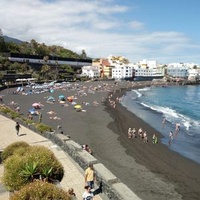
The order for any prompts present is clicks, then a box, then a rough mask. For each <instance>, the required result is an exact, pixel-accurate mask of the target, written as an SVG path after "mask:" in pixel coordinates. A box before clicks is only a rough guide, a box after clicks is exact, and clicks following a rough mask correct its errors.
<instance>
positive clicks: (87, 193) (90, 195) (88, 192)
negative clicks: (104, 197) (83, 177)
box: [83, 185, 94, 200]
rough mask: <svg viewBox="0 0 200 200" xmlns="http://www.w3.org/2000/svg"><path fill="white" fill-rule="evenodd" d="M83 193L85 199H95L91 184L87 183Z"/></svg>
mask: <svg viewBox="0 0 200 200" xmlns="http://www.w3.org/2000/svg"><path fill="white" fill-rule="evenodd" d="M84 188H85V192H84V193H83V200H93V197H94V194H93V193H92V192H91V188H90V186H88V185H86V186H85V187H84Z"/></svg>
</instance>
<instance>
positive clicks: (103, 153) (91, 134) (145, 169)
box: [1, 82, 200, 200]
mask: <svg viewBox="0 0 200 200" xmlns="http://www.w3.org/2000/svg"><path fill="white" fill-rule="evenodd" d="M99 84H100V85H104V83H102V82H91V83H80V86H78V87H79V90H80V89H82V88H83V87H87V88H89V87H90V86H91V85H92V87H93V88H94V87H95V85H96V86H98V85H99ZM106 84H107V86H104V87H103V88H104V89H97V90H94V92H93V93H87V96H80V95H78V93H77V91H79V90H74V89H70V90H58V91H55V92H54V93H53V94H48V93H42V94H34V95H27V96H25V95H13V94H12V91H13V89H9V94H8V95H7V91H2V92H1V94H5V96H4V103H5V104H6V105H8V104H9V102H11V101H15V102H16V103H18V105H19V106H20V109H21V111H20V112H21V113H22V114H23V115H27V112H28V109H30V108H31V105H32V104H33V103H34V102H41V103H42V104H43V105H44V108H43V110H42V116H43V117H42V122H43V123H45V124H49V125H51V126H52V127H53V128H55V129H56V127H57V125H61V126H62V127H63V130H64V134H66V135H70V136H71V138H72V139H73V140H74V141H76V142H78V143H79V144H88V145H89V146H90V147H91V148H92V150H93V152H94V156H95V157H96V158H97V159H98V160H99V161H100V162H102V163H103V164H104V165H105V166H106V167H107V168H108V169H109V170H110V171H112V172H113V174H115V175H116V176H117V177H118V178H119V179H120V180H121V181H122V182H123V183H125V184H126V185H127V186H128V187H129V188H130V189H131V190H133V191H134V192H135V193H136V194H137V195H138V196H139V197H140V198H141V199H144V200H147V199H148V200H168V199H172V200H179V199H184V200H197V199H200V186H199V185H200V165H199V164H197V163H195V162H193V161H191V160H189V159H186V158H184V157H182V156H180V155H179V154H177V153H175V152H172V151H170V150H169V148H168V147H166V146H164V145H162V144H161V143H158V144H156V145H154V144H152V142H151V139H150V141H149V142H148V143H144V142H143V141H142V140H141V139H139V138H134V139H128V137H127V130H128V128H129V127H132V128H133V127H135V128H136V130H138V129H139V128H140V127H142V128H143V129H144V130H147V131H148V135H149V138H151V137H152V135H153V133H156V135H157V136H158V137H159V138H160V137H161V135H160V134H159V133H158V132H157V131H156V130H155V129H153V128H152V127H151V126H150V125H148V124H146V123H145V122H144V121H142V120H141V119H139V118H138V117H137V116H135V115H134V114H132V113H131V112H129V111H128V110H127V109H126V108H124V107H123V106H121V104H120V103H117V105H116V108H113V107H112V106H111V105H110V103H109V101H108V95H109V94H110V93H112V92H113V91H116V92H114V94H113V96H112V99H113V100H115V99H116V97H121V96H122V95H123V94H124V92H125V91H126V90H127V89H128V88H130V87H133V86H131V84H129V85H127V83H126V84H121V85H116V84H114V82H108V83H106ZM144 84H146V83H144ZM143 86H144V85H142V84H140V85H138V84H136V85H135V86H134V87H143ZM105 88H106V89H105ZM120 88H125V89H120ZM60 94H64V95H66V96H70V95H75V96H77V99H75V100H74V101H76V102H77V103H79V104H81V105H82V106H83V109H84V110H86V112H76V111H75V109H74V107H73V106H72V105H70V104H69V103H68V104H69V105H68V106H63V104H60V103H58V101H57V100H58V96H59V95H60ZM48 95H52V96H54V97H56V98H55V99H56V102H55V103H54V104H49V103H46V99H45V98H44V97H46V96H48ZM102 98H103V99H102ZM102 100H103V101H102ZM94 101H97V102H98V105H97V106H93V105H92V103H93V102H94ZM82 102H88V103H89V105H83V104H82ZM49 111H54V112H56V116H58V117H60V118H61V120H52V119H50V118H49V117H50V115H49V114H47V112H49ZM34 120H35V121H38V116H35V117H34ZM13 131H15V130H14V128H13Z"/></svg>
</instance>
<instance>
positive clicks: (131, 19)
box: [0, 0, 200, 64]
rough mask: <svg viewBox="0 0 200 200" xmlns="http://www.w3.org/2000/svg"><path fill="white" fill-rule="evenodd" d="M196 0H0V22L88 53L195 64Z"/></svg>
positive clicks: (198, 48) (6, 30)
mask: <svg viewBox="0 0 200 200" xmlns="http://www.w3.org/2000/svg"><path fill="white" fill-rule="evenodd" d="M199 9H200V0H0V28H1V29H2V31H3V34H4V35H7V36H10V37H14V38H17V39H20V40H23V41H28V42H29V41H30V40H31V39H35V40H36V41H37V42H39V43H45V44H47V45H53V44H55V45H60V46H63V47H65V48H68V49H71V50H73V51H75V52H77V53H80V52H81V51H82V49H85V51H86V53H87V55H88V56H90V57H93V58H96V57H107V56H109V55H115V56H117V55H121V56H125V57H126V58H128V59H129V60H130V61H131V62H137V61H139V60H143V59H147V60H157V61H158V62H159V63H163V64H167V63H170V62H194V63H198V64H200V23H199V19H200V11H199Z"/></svg>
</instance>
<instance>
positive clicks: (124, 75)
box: [112, 64, 134, 79]
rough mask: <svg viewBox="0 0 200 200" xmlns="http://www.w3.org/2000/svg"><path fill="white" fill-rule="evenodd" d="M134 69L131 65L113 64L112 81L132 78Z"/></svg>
mask: <svg viewBox="0 0 200 200" xmlns="http://www.w3.org/2000/svg"><path fill="white" fill-rule="evenodd" d="M133 71H134V67H133V66H132V65H128V64H127V65H125V64H122V65H120V64H115V66H113V67H112V78H114V79H131V78H133Z"/></svg>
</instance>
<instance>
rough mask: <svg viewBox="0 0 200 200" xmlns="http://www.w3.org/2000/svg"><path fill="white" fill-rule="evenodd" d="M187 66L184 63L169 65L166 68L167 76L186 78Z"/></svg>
mask: <svg viewBox="0 0 200 200" xmlns="http://www.w3.org/2000/svg"><path fill="white" fill-rule="evenodd" d="M188 70H189V66H188V65H185V64H184V63H170V64H169V65H168V66H167V75H169V76H171V77H174V78H187V77H188V75H189V74H188Z"/></svg>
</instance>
